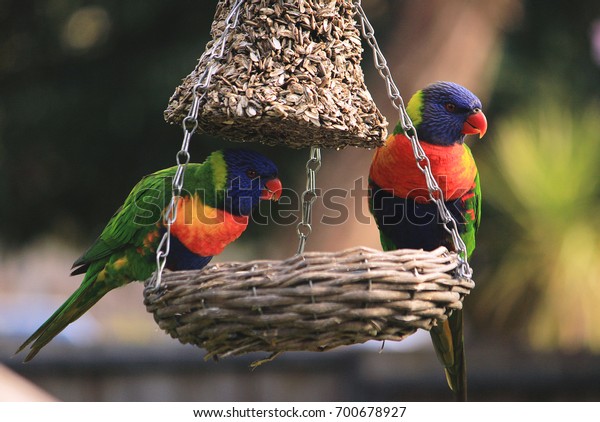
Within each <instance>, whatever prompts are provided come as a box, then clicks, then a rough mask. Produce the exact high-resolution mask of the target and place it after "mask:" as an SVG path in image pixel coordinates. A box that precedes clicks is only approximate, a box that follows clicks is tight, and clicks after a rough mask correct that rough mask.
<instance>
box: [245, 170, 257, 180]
mask: <svg viewBox="0 0 600 422" xmlns="http://www.w3.org/2000/svg"><path fill="white" fill-rule="evenodd" d="M246 176H248V177H249V178H250V179H254V178H256V177H258V173H257V172H256V170H252V169H250V170H247V171H246Z"/></svg>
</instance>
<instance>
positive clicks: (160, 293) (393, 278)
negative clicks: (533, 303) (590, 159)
mask: <svg viewBox="0 0 600 422" xmlns="http://www.w3.org/2000/svg"><path fill="white" fill-rule="evenodd" d="M356 12H358V15H359V16H360V18H361V22H360V23H361V28H362V34H363V36H364V37H365V38H366V39H367V41H368V43H369V45H370V46H371V47H372V48H373V49H374V52H375V61H376V67H377V70H378V71H379V73H380V74H381V75H382V77H383V78H384V80H385V81H386V83H387V88H388V93H389V96H390V99H391V100H392V103H393V104H394V106H395V107H396V108H397V109H398V110H399V112H400V119H401V121H402V122H403V123H404V125H405V127H406V129H407V133H411V131H410V129H412V133H414V127H412V123H411V122H410V119H409V118H408V115H407V114H406V109H405V108H404V104H403V102H402V98H401V97H400V95H399V93H398V90H397V88H396V86H395V84H394V83H393V81H392V79H391V74H390V71H389V68H388V67H387V64H386V63H385V59H384V58H383V55H382V53H381V51H380V50H379V47H378V46H377V42H376V41H375V39H374V34H373V28H372V27H371V26H370V24H369V22H368V20H367V18H366V15H365V14H364V11H363V9H362V6H361V2H360V0H354V1H349V0H342V1H340V0H338V1H336V0H221V1H220V2H219V3H218V5H217V11H216V15H215V21H214V23H213V25H212V31H211V33H212V36H213V39H212V41H210V42H209V43H208V45H207V47H206V51H205V52H204V54H203V55H202V57H201V58H200V61H199V63H198V66H197V67H196V69H195V70H194V71H193V72H192V73H191V74H190V75H189V76H187V77H186V78H185V79H184V81H183V83H182V85H181V86H179V87H178V88H177V89H176V91H175V93H174V94H173V96H172V97H171V99H170V101H169V105H168V108H167V110H166V111H165V117H166V120H167V121H168V122H170V123H175V124H181V125H182V127H183V130H184V139H183V145H182V148H181V151H179V153H178V154H177V163H178V172H177V174H176V176H175V178H174V180H173V192H174V194H173V198H172V201H171V205H170V207H169V208H168V209H167V212H166V215H165V224H166V226H167V231H166V233H165V236H164V237H163V240H162V241H161V243H160V246H159V248H158V251H157V272H156V274H155V277H153V278H152V279H150V280H147V281H146V288H145V290H144V297H145V304H146V308H147V310H148V311H149V312H151V313H152V314H153V315H154V319H155V321H156V322H157V324H158V325H159V326H160V328H162V329H163V330H164V331H166V332H167V333H168V334H169V335H171V336H172V337H173V338H176V339H178V340H179V341H180V342H182V343H184V344H185V343H189V344H194V345H197V346H199V347H201V348H203V349H205V350H206V351H207V355H206V357H215V358H216V357H225V356H231V355H240V354H244V353H249V352H257V351H261V352H270V353H272V354H273V355H277V354H278V353H280V352H284V351H300V350H305V351H325V350H330V349H333V348H335V347H338V346H342V345H350V344H356V343H363V342H365V341H368V340H394V341H399V340H402V339H403V338H405V337H406V336H408V335H410V334H412V333H414V332H415V331H416V330H417V329H419V328H421V329H425V330H429V329H431V327H433V326H434V325H436V324H438V323H439V321H442V320H445V319H446V318H447V317H448V315H449V314H450V313H451V312H452V311H453V310H455V309H461V308H462V301H463V299H464V297H465V296H466V295H468V294H469V292H470V291H471V289H472V288H473V287H474V283H473V281H472V280H471V270H470V268H469V266H468V263H467V261H466V259H465V258H464V257H465V256H466V249H465V248H464V244H461V241H460V237H459V236H458V231H457V229H456V222H455V221H454V220H453V219H452V218H451V216H450V214H449V212H448V210H447V209H446V208H445V205H444V203H443V198H440V197H439V196H437V197H436V198H434V197H433V196H431V199H432V200H434V201H435V202H436V204H437V205H438V208H439V210H440V215H441V216H442V219H443V223H444V224H445V226H446V228H447V230H448V231H449V232H450V233H451V234H452V237H453V241H454V244H455V246H456V248H455V249H456V250H457V251H458V252H449V251H448V250H447V249H446V248H443V247H442V248H438V249H436V250H434V251H422V250H410V249H403V250H397V251H391V252H381V251H376V250H373V249H369V248H364V247H357V248H352V249H348V250H344V251H340V252H334V253H322V252H307V253H305V252H304V246H305V243H306V239H307V237H308V236H309V234H310V231H311V230H312V226H311V210H312V203H313V201H314V200H315V199H316V197H317V190H316V173H317V171H318V170H319V168H320V165H321V156H320V149H319V147H328V148H341V147H345V146H348V145H354V146H360V147H365V148H372V147H376V146H378V145H380V144H381V143H382V142H383V140H384V139H385V137H386V129H385V126H386V125H387V123H386V121H385V119H384V118H383V116H382V115H381V113H380V112H379V111H378V109H377V107H376V106H375V104H374V102H373V101H372V99H371V96H370V94H369V92H368V91H367V89H366V87H365V84H364V78H363V73H362V70H361V68H360V60H361V54H362V48H361V39H360V32H359V30H358V29H357V25H356V21H355V20H354V15H355V13H356ZM197 129H199V130H202V131H205V132H208V133H211V134H217V135H220V136H222V137H225V138H228V139H231V140H234V141H259V142H263V143H267V144H279V145H285V146H289V147H292V148H299V147H307V146H310V147H311V148H310V149H311V156H310V159H309V161H308V163H307V165H306V172H307V187H306V191H305V192H304V194H303V195H302V220H301V222H300V224H299V225H298V235H299V238H300V244H299V247H298V253H297V254H296V255H295V256H293V257H290V258H288V259H286V260H283V261H267V260H258V261H251V262H228V263H219V264H213V265H209V266H207V267H205V268H204V269H202V270H197V271H181V272H169V271H166V270H164V271H163V269H164V265H165V262H166V256H167V254H168V250H169V247H168V245H169V234H170V224H171V223H172V222H173V221H174V219H175V215H174V214H173V204H174V203H175V200H176V199H175V198H176V196H177V195H178V192H180V191H181V186H182V185H183V177H184V171H185V164H186V163H187V162H188V161H189V153H188V152H187V149H188V145H189V140H190V137H191V136H192V134H193V133H194V132H195V131H196V130H197ZM411 142H413V146H414V150H415V155H416V157H417V156H418V157H419V159H418V161H419V162H420V163H422V164H423V172H424V173H426V172H427V171H429V172H430V169H429V167H428V161H427V160H424V159H423V158H422V157H423V156H424V157H425V158H426V156H425V155H424V153H423V152H422V149H420V146H419V144H418V141H417V138H416V134H414V135H413V137H412V138H411ZM426 179H427V183H428V187H429V188H430V189H429V190H430V192H434V193H435V192H439V191H440V190H439V187H437V184H436V181H435V179H434V178H433V176H431V177H427V178H426ZM431 195H433V193H432V194H431Z"/></svg>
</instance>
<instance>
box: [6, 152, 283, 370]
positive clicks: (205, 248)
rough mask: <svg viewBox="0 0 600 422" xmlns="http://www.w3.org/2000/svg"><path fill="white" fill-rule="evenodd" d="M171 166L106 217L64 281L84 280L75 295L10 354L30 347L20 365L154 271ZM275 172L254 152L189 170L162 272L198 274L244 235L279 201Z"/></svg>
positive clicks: (219, 155)
mask: <svg viewBox="0 0 600 422" xmlns="http://www.w3.org/2000/svg"><path fill="white" fill-rule="evenodd" d="M175 171H176V167H171V168H168V169H164V170H160V171H157V172H156V173H153V174H151V175H149V176H146V177H144V178H143V179H142V180H141V181H140V182H139V183H138V184H137V185H136V186H135V187H134V188H133V190H132V191H131V193H130V194H129V196H128V197H127V199H126V200H125V204H123V206H122V207H121V208H119V210H118V211H117V212H116V213H115V214H114V215H113V217H112V218H111V219H110V221H109V222H108V224H107V226H106V227H105V228H104V230H103V231H102V233H101V234H100V237H99V238H98V239H97V240H96V242H95V243H94V244H93V245H92V246H91V247H90V248H89V250H88V251H87V252H85V253H84V254H83V255H82V256H81V257H80V258H79V259H78V260H77V261H75V263H74V264H73V271H72V273H71V275H75V274H83V273H85V276H84V278H83V281H82V282H81V285H80V286H79V288H78V289H77V290H76V291H75V292H74V293H73V294H72V295H71V296H70V297H69V298H68V299H67V300H66V301H65V303H63V304H62V305H61V306H60V308H58V310H57V311H56V312H55V313H54V314H53V315H52V316H51V317H50V318H49V319H48V320H47V321H46V322H45V323H44V324H43V325H42V326H41V327H40V328H38V330H37V331H36V332H35V333H33V334H32V335H31V337H29V338H28V339H27V340H26V341H25V342H24V343H23V344H22V345H21V347H19V349H18V350H17V353H18V352H20V351H21V350H23V349H24V348H25V347H27V346H28V345H30V344H31V343H33V344H31V349H30V351H29V354H28V355H27V357H26V358H25V362H27V361H29V360H31V359H32V358H33V357H34V356H35V355H36V354H37V353H38V352H39V351H40V349H41V348H42V347H44V346H45V345H46V344H47V343H48V342H49V341H50V340H52V339H53V338H54V337H55V336H56V335H57V334H58V333H60V332H61V331H62V330H63V329H65V328H66V327H67V325H69V324H70V323H72V322H73V321H75V320H76V319H78V318H79V317H80V316H81V315H83V314H84V313H85V312H86V311H87V310H88V309H90V308H91V307H92V306H93V305H94V304H95V303H96V302H98V300H100V299H101V298H102V297H103V296H104V295H105V294H106V293H108V292H109V291H110V290H113V289H115V288H117V287H119V286H123V285H125V284H127V283H130V282H132V281H136V280H138V281H142V280H146V279H148V278H149V277H150V276H151V275H152V273H153V272H154V271H155V270H156V249H157V247H158V244H159V242H160V240H161V238H162V236H163V233H164V232H165V230H166V229H165V227H164V225H163V215H164V212H165V210H166V208H167V206H168V204H169V203H170V201H171V196H172V186H171V183H172V182H171V181H172V178H173V176H174V175H175ZM281 191H282V186H281V181H280V180H279V179H278V178H277V167H276V166H275V164H273V163H272V162H271V161H270V160H269V159H267V158H266V157H264V156H262V155H261V154H258V153H256V152H253V151H248V150H241V149H234V150H224V151H216V152H213V153H212V154H211V155H210V156H209V157H208V158H207V159H206V161H204V162H203V163H201V164H196V163H189V164H188V165H187V168H186V171H185V177H184V185H183V189H182V194H181V196H180V197H179V198H178V202H177V219H176V220H175V221H174V223H173V224H172V225H171V244H170V252H169V255H168V258H167V261H166V267H167V268H168V269H170V270H173V271H176V270H190V269H200V268H202V267H204V266H205V265H206V264H208V262H209V261H210V260H211V258H212V257H213V256H214V255H217V254H219V253H221V251H223V249H224V248H225V247H226V246H227V245H228V244H229V243H231V242H233V241H234V240H235V239H237V238H238V237H239V236H240V235H241V234H242V232H243V231H244V230H245V229H246V227H247V225H248V221H249V216H250V214H251V212H252V210H253V209H254V208H255V207H256V206H257V205H258V203H259V201H260V200H261V199H266V200H277V199H278V198H279V196H280V195H281Z"/></svg>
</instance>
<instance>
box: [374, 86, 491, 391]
mask: <svg viewBox="0 0 600 422" xmlns="http://www.w3.org/2000/svg"><path fill="white" fill-rule="evenodd" d="M407 112H408V115H409V117H410V118H411V120H412V122H413V124H414V127H415V129H416V133H417V136H418V139H419V142H420V144H421V146H422V148H423V150H424V151H425V153H426V154H427V156H428V157H429V160H430V163H431V171H432V173H433V176H434V177H435V179H436V181H437V183H438V184H439V186H440V188H441V189H442V192H443V194H444V201H445V204H446V207H447V208H448V211H450V213H451V214H452V216H453V217H454V219H455V220H456V222H457V223H458V230H459V234H460V236H461V238H462V240H463V241H464V242H465V245H466V247H467V255H468V256H470V255H471V253H472V252H473V250H474V249H475V232H476V231H477V228H478V226H479V220H480V215H481V188H480V185H479V173H478V171H477V167H476V166H475V161H474V159H473V155H472V154H471V151H470V149H469V147H468V146H467V145H466V144H465V143H464V140H465V136H466V135H470V134H478V135H479V137H480V138H481V137H482V136H483V135H484V134H485V132H486V130H487V120H486V118H485V115H484V114H483V112H482V111H481V101H479V99H478V98H477V97H476V96H475V95H473V94H472V93H471V92H470V91H469V90H467V89H466V88H464V87H462V86H460V85H457V84H454V83H451V82H437V83H434V84H431V85H429V86H427V87H426V88H424V89H422V90H420V91H417V92H416V93H415V94H414V95H413V97H412V98H411V99H410V101H409V103H408V105H407ZM369 186H370V204H369V205H370V208H371V212H372V214H373V216H374V217H375V221H376V223H377V226H378V228H379V232H380V239H381V245H382V247H383V249H384V250H386V251H388V250H394V249H401V248H411V249H425V250H432V249H435V248H437V247H439V246H446V247H447V248H449V249H450V250H452V249H454V245H453V242H452V238H451V237H450V234H449V233H448V232H447V231H446V230H445V229H444V226H443V224H442V223H441V221H442V220H441V219H440V218H439V213H438V209H437V206H436V204H435V203H434V202H432V201H431V200H430V198H429V193H428V189H427V184H426V181H425V176H424V175H423V173H422V172H421V171H420V170H419V168H418V167H417V164H416V159H415V156H414V154H413V149H412V147H411V143H410V140H409V139H408V137H407V136H406V134H405V133H404V129H403V126H402V124H401V123H399V124H398V125H397V126H396V128H395V130H394V132H393V133H392V134H391V135H390V136H389V137H388V139H387V140H386V142H385V144H384V145H383V146H382V147H381V148H378V149H377V150H376V152H375V156H374V157H373V161H372V163H371V168H370V172H369ZM430 334H431V339H432V341H433V345H434V348H435V351H436V353H437V355H438V357H439V359H440V361H441V363H442V364H443V365H444V369H445V372H446V379H447V381H448V385H449V387H450V389H451V390H452V391H453V392H454V393H455V394H456V396H457V398H458V399H466V391H467V380H466V362H465V355H464V338H463V316H462V310H455V311H454V312H453V313H452V315H451V316H450V317H449V318H448V319H447V320H446V321H444V322H442V323H440V324H438V325H437V326H435V327H433V328H432V329H431V331H430Z"/></svg>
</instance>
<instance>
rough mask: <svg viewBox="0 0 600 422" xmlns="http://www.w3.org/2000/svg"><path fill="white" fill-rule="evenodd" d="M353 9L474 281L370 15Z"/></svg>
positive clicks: (462, 271)
mask: <svg viewBox="0 0 600 422" xmlns="http://www.w3.org/2000/svg"><path fill="white" fill-rule="evenodd" d="M353 6H354V9H355V10H356V12H357V13H358V15H359V18H360V26H361V32H362V35H363V38H364V39H365V40H366V42H367V43H368V44H369V46H370V47H371V49H372V50H373V54H374V56H373V60H374V62H375V68H376V69H377V71H378V72H379V75H380V76H381V77H382V78H383V80H384V81H385V84H386V89H387V95H388V97H389V99H390V101H391V102H392V105H393V106H394V108H395V109H396V110H398V112H399V115H400V121H401V122H402V128H403V129H404V132H405V133H406V136H407V137H408V139H409V140H410V143H411V146H412V150H413V153H414V155H415V160H416V162H417V167H418V168H419V170H421V172H422V173H423V174H424V175H425V181H426V183H427V190H428V191H429V199H430V200H431V201H432V202H434V203H435V204H436V206H437V208H438V212H439V214H440V218H441V220H442V223H443V227H444V229H445V230H446V231H447V232H448V233H449V234H450V236H451V237H452V243H453V244H454V247H455V249H456V252H457V253H458V260H459V266H458V275H459V277H463V278H471V277H472V275H473V270H472V269H471V267H470V266H469V262H468V259H467V247H466V245H465V242H464V241H463V240H462V238H461V237H460V234H459V232H458V225H457V223H456V220H455V219H454V218H453V216H452V214H450V211H448V208H447V207H446V204H445V203H444V195H443V192H442V189H441V188H440V187H439V185H438V183H437V181H436V180H435V177H434V176H433V173H432V172H431V163H430V162H429V158H428V157H427V155H426V154H425V151H424V150H423V147H422V146H421V144H420V142H419V139H418V137H417V131H416V129H415V127H414V125H413V123H412V121H411V119H410V117H409V116H408V112H407V111H406V107H405V106H404V101H403V99H402V97H401V96H400V91H399V90H398V87H397V86H396V84H395V82H394V80H393V78H392V74H391V71H390V68H389V66H388V65H387V61H386V59H385V57H384V55H383V53H382V51H381V48H380V47H379V44H377V40H376V39H375V30H374V29H373V26H372V25H371V23H370V22H369V19H368V18H367V15H366V13H365V11H364V9H363V7H362V1H361V0H353Z"/></svg>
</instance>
